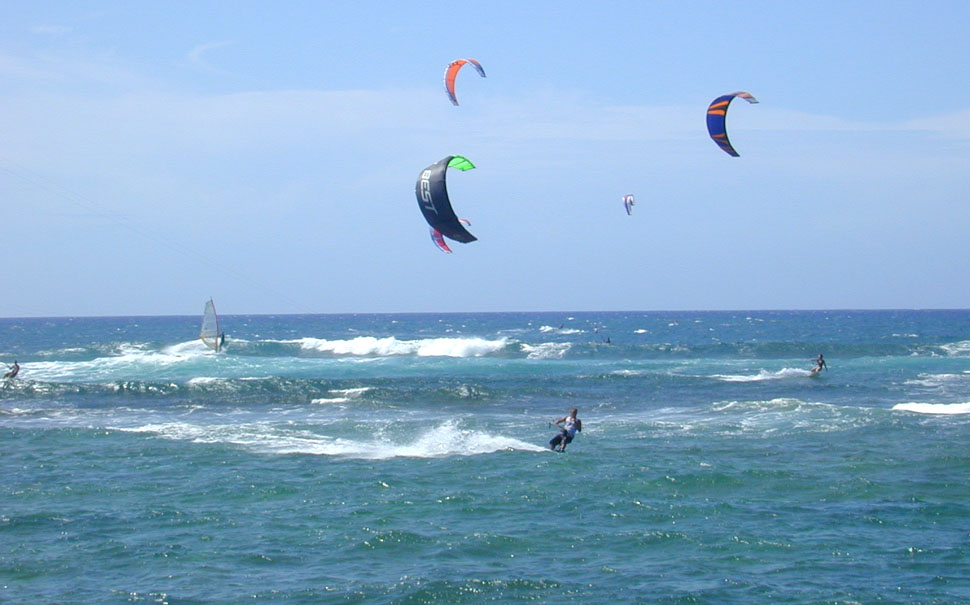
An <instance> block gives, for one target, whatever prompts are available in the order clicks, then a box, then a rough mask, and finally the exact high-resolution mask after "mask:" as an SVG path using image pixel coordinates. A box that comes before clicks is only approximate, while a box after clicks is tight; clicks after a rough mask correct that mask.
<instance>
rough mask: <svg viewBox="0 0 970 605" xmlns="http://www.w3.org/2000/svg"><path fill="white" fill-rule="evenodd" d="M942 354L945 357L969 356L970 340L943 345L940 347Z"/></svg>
mask: <svg viewBox="0 0 970 605" xmlns="http://www.w3.org/2000/svg"><path fill="white" fill-rule="evenodd" d="M940 348H941V349H943V352H944V353H946V354H947V355H952V356H955V357H956V356H961V357H962V356H965V355H970V340H961V341H959V342H951V343H948V344H945V345H940Z"/></svg>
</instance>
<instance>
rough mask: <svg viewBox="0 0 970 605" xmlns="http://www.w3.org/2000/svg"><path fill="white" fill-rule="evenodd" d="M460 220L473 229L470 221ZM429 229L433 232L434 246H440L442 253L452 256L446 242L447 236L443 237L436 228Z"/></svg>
mask: <svg viewBox="0 0 970 605" xmlns="http://www.w3.org/2000/svg"><path fill="white" fill-rule="evenodd" d="M458 220H459V221H461V222H462V223H464V224H466V225H468V226H469V227H471V225H472V224H471V222H470V221H469V220H468V219H464V218H460V219H458ZM428 229H430V230H431V241H433V242H434V245H435V246H438V249H439V250H441V251H442V252H444V253H446V254H451V248H449V247H448V244H447V243H446V242H445V236H443V235H441V232H440V231H438V230H437V229H435V228H434V227H428Z"/></svg>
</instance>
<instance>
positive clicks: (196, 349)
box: [21, 340, 215, 382]
mask: <svg viewBox="0 0 970 605" xmlns="http://www.w3.org/2000/svg"><path fill="white" fill-rule="evenodd" d="M116 351H117V352H116V354H115V355H110V356H106V357H97V358H95V359H91V360H87V361H37V362H31V363H25V364H21V365H22V367H23V370H22V371H23V373H24V374H25V375H26V374H29V375H30V377H31V378H32V379H34V380H40V381H44V382H58V381H75V380H81V381H92V380H107V379H113V378H118V377H124V376H131V375H136V376H137V375H142V374H143V371H144V369H146V368H151V369H158V368H165V367H169V366H173V365H176V364H179V363H183V362H185V361H188V360H192V359H202V358H204V357H205V356H209V355H215V353H214V352H213V351H210V350H209V349H208V348H206V347H205V345H203V344H202V342H201V341H199V340H193V341H189V342H184V343H180V344H177V345H172V346H169V347H165V348H164V349H162V350H151V349H148V348H147V346H146V345H143V344H136V343H122V344H120V345H118V347H117V349H116Z"/></svg>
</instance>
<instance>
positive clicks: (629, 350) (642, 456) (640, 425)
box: [0, 311, 970, 604]
mask: <svg viewBox="0 0 970 605" xmlns="http://www.w3.org/2000/svg"><path fill="white" fill-rule="evenodd" d="M200 321H201V317H123V318H58V319H4V320H0V361H3V362H6V363H7V364H10V363H13V360H14V359H16V360H18V361H19V362H20V365H21V366H22V369H21V372H20V376H19V377H18V378H17V379H16V380H14V381H12V382H10V383H9V384H6V385H3V386H2V388H0V476H2V481H0V602H9V603H125V602H140V603H141V602H144V603H240V602H286V603H481V602H503V603H504V602H521V601H536V602H557V603H562V602H567V603H617V602H620V603H639V602H644V603H653V602H657V603H716V604H723V603H745V604H747V603H877V602H879V603H966V602H968V601H970V453H968V449H970V448H968V445H970V311H816V312H806V311H791V312H786V311H777V312H769V311H751V312H642V313H641V312H630V313H494V314H445V315H436V314H402V315H304V316H228V317H224V318H223V327H224V328H225V330H226V332H227V334H228V337H227V341H226V345H225V349H224V351H223V352H221V353H215V352H213V351H210V350H208V349H206V348H205V347H204V345H203V344H202V343H201V341H199V340H198V338H197V335H198V332H199V325H200ZM819 353H824V355H825V358H826V360H827V362H828V365H829V369H828V370H827V371H824V372H822V373H821V375H820V376H818V377H811V376H810V375H809V369H810V368H811V367H812V365H813V362H812V360H813V358H815V357H816V356H817V355H818V354H819ZM572 407H577V408H579V417H580V418H581V419H582V421H583V428H584V430H583V432H582V433H580V435H579V436H578V437H577V438H576V440H575V441H573V443H572V444H571V445H570V446H569V447H568V449H567V450H566V452H565V453H556V452H552V451H550V450H549V449H548V448H547V445H546V444H547V442H548V440H549V439H550V438H551V437H553V436H554V435H555V434H556V430H555V428H554V427H552V426H550V422H552V421H554V420H556V419H559V418H561V417H562V416H564V415H565V414H566V413H568V411H569V409H570V408H572Z"/></svg>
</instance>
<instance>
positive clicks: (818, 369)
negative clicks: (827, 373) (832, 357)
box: [812, 353, 829, 374]
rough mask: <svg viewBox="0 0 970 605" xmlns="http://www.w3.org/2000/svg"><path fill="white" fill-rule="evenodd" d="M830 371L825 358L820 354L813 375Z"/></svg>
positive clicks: (816, 359)
mask: <svg viewBox="0 0 970 605" xmlns="http://www.w3.org/2000/svg"><path fill="white" fill-rule="evenodd" d="M827 369H829V366H828V365H826V363H825V358H824V357H822V354H821V353H819V354H818V357H816V358H815V367H814V368H812V374H818V373H819V372H821V371H822V370H827Z"/></svg>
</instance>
